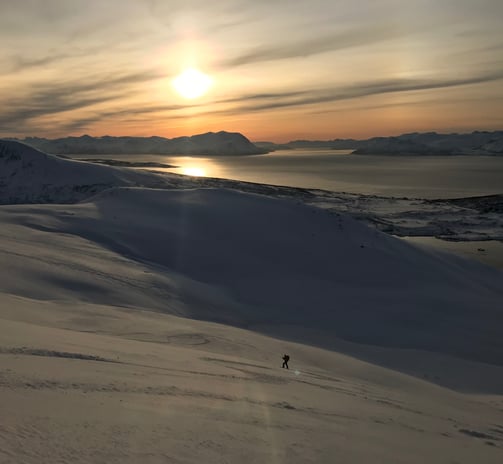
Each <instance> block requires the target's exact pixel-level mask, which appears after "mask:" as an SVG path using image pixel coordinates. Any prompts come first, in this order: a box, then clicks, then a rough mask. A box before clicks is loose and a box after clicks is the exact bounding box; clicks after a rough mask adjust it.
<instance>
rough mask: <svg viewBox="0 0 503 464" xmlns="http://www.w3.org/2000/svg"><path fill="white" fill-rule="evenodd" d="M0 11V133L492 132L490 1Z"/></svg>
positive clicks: (30, 5)
mask: <svg viewBox="0 0 503 464" xmlns="http://www.w3.org/2000/svg"><path fill="white" fill-rule="evenodd" d="M0 9H1V10H0V12H1V14H0V50H1V53H0V63H1V66H0V89H1V90H0V91H1V95H2V105H0V136H2V137H9V136H15V137H24V136H40V137H61V136H67V135H77V136H78V135H82V134H90V135H94V136H101V135H137V136H150V135H160V136H165V137H169V138H172V137H177V136H181V135H192V134H196V133H202V132H208V131H220V130H227V131H233V132H241V133H243V134H244V135H246V136H247V137H248V138H250V139H251V140H255V141H258V140H270V141H275V142H285V141H289V140H294V139H333V138H350V137H351V138H367V137H371V136H377V135H396V134H400V133H404V132H412V131H433V130H434V131H438V132H468V131H472V130H498V129H503V111H502V110H503V59H502V58H501V57H502V56H503V53H502V48H503V32H502V31H501V30H502V28H501V20H502V19H503V2H500V1H495V0H481V1H479V2H470V1H468V0H456V1H454V0H437V1H432V0H421V1H420V0H410V1H409V2H401V1H398V0H382V1H381V2H378V4H376V2H372V1H370V0H362V1H360V2H354V1H347V0H339V1H335V0H312V1H309V2H308V1H297V0H289V1H286V0H276V1H275V2H270V1H267V2H266V1H263V0H257V1H255V2H248V1H245V0H217V1H215V2H214V3H212V4H211V5H210V4H208V2H205V1H202V0H185V1H181V0H166V1H161V0H120V1H119V0H109V1H107V2H101V1H98V0H89V1H83V0H75V1H72V2H67V1H64V0H46V1H44V2H38V1H36V0H18V1H17V2H10V3H8V4H7V5H5V4H2V5H1V6H0ZM187 68H195V69H199V70H200V71H202V72H203V73H205V74H207V75H208V76H209V79H211V85H210V84H208V88H207V89H205V92H202V94H201V96H196V97H193V98H190V99H189V98H184V97H183V96H182V95H180V93H178V92H177V90H176V88H175V87H174V86H173V79H174V78H175V77H176V76H178V75H179V74H180V73H181V72H183V71H184V70H186V69H187ZM192 90H193V89H192ZM189 94H191V92H190V89H189ZM195 94H199V92H195ZM195 94H194V95H195ZM192 96H193V95H192Z"/></svg>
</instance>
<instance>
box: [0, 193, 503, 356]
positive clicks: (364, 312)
mask: <svg viewBox="0 0 503 464" xmlns="http://www.w3.org/2000/svg"><path fill="white" fill-rule="evenodd" d="M0 218H1V222H2V223H3V224H4V231H7V230H9V227H12V229H11V230H12V231H13V232H12V235H14V231H16V232H15V236H17V237H21V236H22V235H23V234H26V233H29V231H30V230H34V231H36V233H37V234H42V237H38V238H37V242H38V243H40V242H41V241H47V240H48V239H51V238H53V237H58V236H60V237H63V238H64V242H63V243H64V244H65V247H69V249H71V250H72V253H71V254H72V258H71V260H73V262H74V266H73V267H77V263H79V262H82V266H84V267H82V268H81V269H78V270H79V272H82V273H83V274H84V275H85V277H84V276H79V277H75V278H73V279H72V278H71V275H68V274H67V272H68V268H69V267H70V268H71V267H72V266H71V264H70V263H69V261H68V260H69V258H68V257H67V256H66V254H65V252H63V253H61V252H60V251H59V250H58V251H57V253H58V254H57V259H53V258H54V256H53V257H52V258H51V253H52V252H51V251H50V250H51V246H53V247H54V246H57V240H56V242H55V243H52V245H50V244H49V243H48V244H47V246H46V247H44V251H43V253H47V254H48V256H46V257H45V258H44V259H46V260H49V261H52V262H53V264H54V265H53V266H52V267H51V268H50V272H48V271H47V269H45V268H40V269H39V270H38V271H37V272H31V273H30V274H29V275H28V276H24V275H23V268H24V264H20V261H19V260H20V259H21V258H20V256H19V250H18V252H17V253H16V258H15V261H14V262H13V263H12V272H11V274H10V277H9V279H8V281H7V282H4V283H3V285H4V290H6V291H10V292H16V293H21V294H22V293H23V292H24V293H25V294H26V293H28V294H29V292H30V290H21V291H20V288H23V289H24V288H26V286H28V287H29V288H31V289H33V290H35V289H37V287H40V288H42V289H43V292H44V293H43V297H44V298H56V297H57V296H58V295H60V296H61V295H65V294H66V296H67V297H70V296H71V297H73V298H77V299H85V300H87V301H93V302H95V303H107V304H110V303H111V302H113V301H117V302H118V304H128V302H129V303H132V304H133V305H143V306H145V307H151V308H153V309H157V310H162V311H164V312H168V313H172V314H180V315H184V316H187V317H195V318H200V319H207V320H214V321H219V322H225V323H229V324H233V325H237V326H246V327H272V330H273V332H274V330H275V329H274V327H276V328H279V327H281V326H284V325H290V326H293V327H302V328H303V329H306V333H307V330H308V329H310V330H313V331H321V332H323V333H324V337H325V342H324V344H328V345H330V336H331V335H332V336H335V337H339V338H344V339H347V340H351V341H354V342H358V343H364V344H375V345H381V346H395V347H407V348H418V349H423V350H430V351H435V352H439V353H448V354H453V355H456V356H460V357H465V358H469V359H476V360H482V361H486V362H492V363H496V364H501V362H502V360H503V344H502V342H501V329H500V328H499V327H501V322H502V320H503V311H502V308H501V299H502V298H503V290H502V285H501V283H502V274H501V273H499V272H497V271H494V270H492V269H489V268H485V267H483V266H481V265H478V264H475V263H471V262H468V261H463V260H456V259H455V258H447V257H444V256H441V255H438V256H437V255H434V254H427V253H426V252H424V251H421V250H419V249H417V248H414V247H413V246H410V245H408V244H406V243H403V242H401V241H399V240H397V239H394V238H392V237H389V236H386V235H385V234H382V233H380V232H377V231H375V230H372V229H370V228H368V227H366V226H364V225H363V224H360V223H358V222H356V221H354V220H352V219H351V218H349V217H346V216H344V215H334V214H330V213H328V212H325V211H320V210H317V209H314V208H310V207H307V206H304V205H301V204H297V203H295V202H291V201H285V200H278V199H272V198H268V197H264V196H259V195H251V194H244V193H238V192H234V191H229V190H221V189H202V190H176V191H166V190H148V189H136V188H123V189H114V190H109V191H107V192H103V193H102V194H99V195H98V196H97V197H94V198H93V199H92V201H90V202H88V203H84V204H79V205H73V206H69V205H65V206H49V205H47V206H36V207H34V206H31V207H27V206H12V207H3V208H2V210H1V216H0ZM44 237H45V238H44ZM72 237H73V238H72ZM26 240H28V241H29V238H28V237H27V239H26ZM76 241H78V244H77V242H76ZM83 244H91V245H92V247H93V253H92V255H98V257H99V259H103V258H102V257H100V256H101V253H103V251H102V250H107V251H106V253H113V255H114V256H117V259H120V260H128V261H131V262H133V263H140V264H141V266H143V267H144V268H145V270H147V271H148V273H150V272H152V273H154V274H155V275H156V276H158V277H155V278H153V277H152V275H151V274H146V275H145V276H142V273H141V272H138V273H136V274H135V276H134V277H133V276H128V277H127V279H129V281H132V282H135V283H134V285H132V288H126V290H125V293H121V292H124V290H121V288H122V285H123V284H124V279H126V277H125V276H124V271H120V263H119V264H117V265H115V264H114V270H112V269H111V267H110V266H111V264H112V263H113V262H116V261H117V259H113V260H111V259H110V258H108V259H107V260H105V259H103V261H104V264H103V269H102V270H98V269H97V266H96V265H91V266H88V268H87V269H86V268H85V261H86V259H88V258H87V256H88V254H89V252H88V251H85V252H82V253H84V254H83V256H82V257H79V251H78V250H79V248H81V247H82V246H83ZM86 247H87V245H86ZM6 259H7V258H6ZM28 259H30V258H28ZM58 263H59V264H58ZM124 264H125V263H122V265H124ZM26 266H27V267H29V265H28V264H26ZM16 268H17V269H18V271H17V272H18V274H16V272H15V269H16ZM107 272H108V273H107ZM110 273H112V274H113V275H112V276H111V275H110ZM104 275H105V276H107V277H106V278H105V279H104ZM114 275H115V277H114ZM121 276H123V277H124V278H123V277H121ZM11 279H12V280H11ZM114 279H115V280H119V281H120V280H121V279H123V281H122V282H121V285H120V286H119V287H118V286H117V285H116V282H114ZM108 280H111V281H112V285H109V284H110V282H108ZM127 281H128V280H126V282H127ZM153 281H155V283H154V282H153ZM9 282H11V283H10V284H9ZM72 282H73V283H72ZM84 282H85V285H84V284H83V283H84ZM79 283H80V284H79ZM149 289H151V290H149ZM32 296H39V295H37V294H35V295H32ZM170 301H172V306H171V303H170ZM268 330H269V329H268ZM321 340H322V337H320V338H319V340H318V343H320V342H321Z"/></svg>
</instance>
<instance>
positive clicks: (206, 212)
mask: <svg viewBox="0 0 503 464" xmlns="http://www.w3.org/2000/svg"><path fill="white" fill-rule="evenodd" d="M2 146H4V147H5V145H0V153H3V163H4V164H3V165H2V171H1V172H2V175H3V179H4V180H3V181H4V186H3V191H2V198H3V200H4V203H5V202H6V201H7V200H8V198H9V195H13V196H12V198H13V200H14V201H13V202H17V203H19V201H15V200H17V199H19V198H20V197H21V196H22V195H23V194H24V195H25V196H26V198H25V199H26V200H27V201H26V202H28V201H30V200H31V201H34V200H35V199H37V198H41V199H42V201H43V200H44V199H45V200H47V198H44V197H43V196H41V195H42V194H43V192H49V194H50V195H52V196H51V197H50V200H51V201H53V202H57V199H58V196H57V194H58V191H57V190H56V189H55V188H53V186H52V185H46V181H47V180H52V179H54V182H55V184H54V185H56V186H58V187H61V186H64V187H65V190H64V195H62V197H61V200H62V202H66V203H69V200H70V199H72V200H73V201H77V200H79V199H80V197H79V195H78V191H75V190H74V188H73V187H74V186H75V185H76V184H77V183H78V182H85V185H95V186H96V185H101V186H103V185H105V184H106V185H107V186H108V187H110V188H107V189H104V188H103V187H99V188H98V187H97V188H96V190H97V191H98V192H99V193H97V194H96V195H93V196H89V190H88V191H87V196H82V198H84V201H82V202H80V203H74V204H11V205H3V206H0V224H1V228H0V244H1V246H0V255H1V257H0V262H1V263H2V271H3V272H2V279H0V308H1V309H0V320H1V322H0V410H1V411H2V421H1V423H0V461H1V462H8V463H10V462H12V463H14V462H26V463H40V462H48V463H49V462H72V463H73V462H82V463H84V462H93V463H94V462H98V463H100V462H103V463H104V462H106V463H113V462H120V463H124V462H131V463H133V462H139V461H145V462H153V463H155V462H183V463H193V462H200V461H203V462H208V463H216V462H243V463H246V462H250V463H251V462H285V463H286V462H288V463H304V462H320V463H332V462H345V463H351V462H354V463H359V462H369V461H371V462H376V463H390V462H403V463H424V462H432V463H444V462H459V463H470V462H474V461H479V462H487V463H499V462H501V455H502V448H503V397H502V395H503V341H502V340H503V337H502V335H503V333H502V320H503V308H502V305H501V301H503V285H502V282H503V273H501V272H499V271H497V270H494V269H492V268H489V267H485V266H483V265H481V264H477V263H475V262H472V261H468V260H464V259H461V258H455V257H453V256H450V255H446V254H441V253H435V252H433V251H432V252H426V251H424V250H422V249H419V248H416V247H414V246H412V245H409V244H407V243H404V242H402V241H400V240H398V239H395V238H394V237H391V236H388V235H386V234H384V233H382V232H380V231H378V230H376V229H375V228H371V227H369V226H367V225H366V224H364V223H362V222H361V221H357V220H355V219H353V218H351V217H350V216H349V215H347V214H344V213H339V212H337V211H334V210H326V209H320V208H316V207H314V206H310V205H306V204H305V202H306V201H307V202H309V201H312V200H313V199H314V197H313V195H311V194H310V193H309V192H307V191H303V192H304V193H303V195H304V196H302V195H301V194H300V192H301V191H297V196H290V198H289V199H285V198H277V196H278V195H279V196H281V195H283V194H284V193H285V192H288V191H290V190H284V189H279V190H278V189H277V188H275V187H267V186H253V185H248V188H250V189H252V188H254V189H256V190H257V191H258V192H261V193H264V192H275V194H274V195H273V196H268V195H263V194H257V193H249V192H242V191H236V190H232V189H223V188H199V189H173V188H172V189H169V188H168V187H174V186H176V185H177V182H181V181H180V180H179V179H180V178H179V177H176V176H164V177H163V176H157V175H155V174H149V173H140V175H141V176H143V177H141V182H143V183H145V184H148V185H146V186H144V185H142V186H141V187H139V186H138V184H139V182H138V179H140V177H136V176H137V175H138V174H139V173H137V172H135V171H128V170H127V169H119V168H113V167H108V166H96V165H89V164H86V163H78V162H70V161H67V160H59V159H55V158H53V157H47V158H44V157H42V158H41V155H40V154H39V152H31V151H26V149H24V148H19V146H17V145H15V146H14V148H15V150H20V151H17V152H16V151H15V153H18V154H19V156H18V157H17V158H16V156H14V157H12V147H10V148H9V151H8V152H7V150H4V151H3V152H2V151H1V149H2ZM15 153H14V154H15ZM30 162H31V164H30ZM9 163H13V164H12V165H13V166H15V168H14V169H12V171H9V172H10V173H14V174H13V175H12V176H11V177H12V179H13V181H12V185H11V184H10V183H9V181H8V178H9V177H8V176H5V175H4V174H5V171H4V170H3V167H5V166H7V165H9ZM50 163H52V164H50ZM49 166H51V167H52V168H53V169H49ZM80 170H81V171H80ZM95 174H96V176H101V177H99V178H98V177H97V178H96V179H97V181H96V179H95V178H94V175H95ZM39 176H42V177H43V178H44V179H45V181H43V182H39V183H36V179H37V178H38V177H39ZM72 176H73V177H72ZM32 180H33V182H34V184H33V187H32V186H31V185H32V184H31V182H32ZM205 182H209V183H210V184H211V182H212V181H211V180H208V181H205ZM156 184H157V186H161V187H162V188H152V187H153V186H156ZM78 185H83V184H78ZM135 185H136V186H135ZM239 185H241V186H244V185H245V184H239ZM30 189H32V190H30ZM12 192H14V194H15V195H14V194H13V193H12ZM69 192H70V193H69ZM76 192H77V193H76ZM16 195H17V196H16ZM37 196H38V197H37ZM48 198H49V197H48ZM316 198H319V197H316ZM332 200H334V199H333V198H332ZM320 201H321V200H320ZM283 353H289V354H290V356H291V361H290V365H291V369H290V370H288V371H287V370H284V369H281V368H280V366H281V364H280V363H281V356H282V354H283ZM348 355H349V356H348Z"/></svg>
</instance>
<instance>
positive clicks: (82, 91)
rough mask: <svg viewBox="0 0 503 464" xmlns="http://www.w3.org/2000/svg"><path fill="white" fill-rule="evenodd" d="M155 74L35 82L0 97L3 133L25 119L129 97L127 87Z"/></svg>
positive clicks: (19, 125) (21, 123) (26, 121)
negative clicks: (16, 93)
mask: <svg viewBox="0 0 503 464" xmlns="http://www.w3.org/2000/svg"><path fill="white" fill-rule="evenodd" d="M159 77H160V76H159V74H157V73H156V72H153V71H145V72H139V73H133V74H122V75H117V76H115V75H109V76H103V77H99V78H98V77H94V78H88V79H81V80H80V81H66V82H65V81H64V82H46V83H43V84H38V85H35V86H33V87H32V89H28V90H27V91H26V93H25V94H23V96H19V95H15V96H13V97H11V98H8V97H7V98H6V99H4V104H3V105H2V108H0V126H1V127H2V129H3V131H4V132H5V131H6V130H14V129H16V130H19V127H24V126H25V125H26V124H27V123H28V121H30V120H33V119H35V118H38V117H41V116H48V115H53V114H58V113H64V112H67V111H71V110H79V109H83V108H88V107H91V106H93V105H96V104H100V103H105V102H110V101H112V100H116V99H119V98H122V97H126V96H130V95H131V91H132V90H131V88H130V86H132V85H134V84H139V83H143V82H147V81H151V80H153V79H157V78H159ZM30 90H31V91H30Z"/></svg>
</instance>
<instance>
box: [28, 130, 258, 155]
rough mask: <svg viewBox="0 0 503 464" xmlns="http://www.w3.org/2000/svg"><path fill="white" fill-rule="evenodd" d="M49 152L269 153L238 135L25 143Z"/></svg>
mask: <svg viewBox="0 0 503 464" xmlns="http://www.w3.org/2000/svg"><path fill="white" fill-rule="evenodd" d="M23 142H24V143H27V144H28V145H31V146H33V147H35V148H38V149H39V150H42V151H44V152H46V153H53V154H67V153H68V154H78V153H84V154H117V153H121V154H130V153H131V154H138V153H149V154H187V155H189V154H190V155H207V156H219V155H226V156H230V155H257V154H263V153H267V150H265V149H263V148H259V147H257V146H255V145H254V144H253V143H251V142H250V141H249V140H248V139H247V138H246V137H245V136H244V135H242V134H240V133H235V132H225V131H221V132H208V133H205V134H199V135H193V136H191V137H177V138H173V139H167V138H164V137H110V136H104V137H91V136H89V135H83V136H81V137H65V138H60V139H52V140H51V139H45V138H37V137H29V138H26V139H24V140H23Z"/></svg>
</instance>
